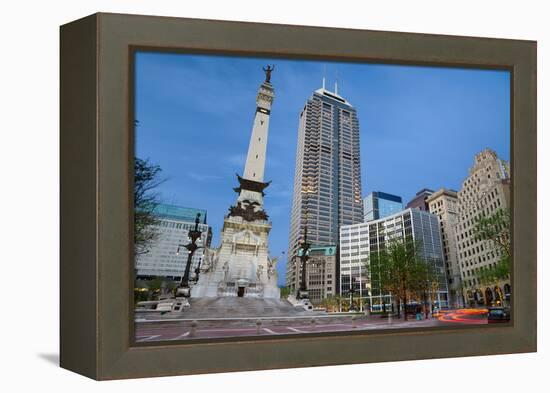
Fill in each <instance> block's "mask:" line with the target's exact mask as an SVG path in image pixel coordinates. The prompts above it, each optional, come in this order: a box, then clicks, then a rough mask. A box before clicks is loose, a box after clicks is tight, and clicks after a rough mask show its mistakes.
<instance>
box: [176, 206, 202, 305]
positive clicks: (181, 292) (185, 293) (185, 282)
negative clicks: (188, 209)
mask: <svg viewBox="0 0 550 393" xmlns="http://www.w3.org/2000/svg"><path fill="white" fill-rule="evenodd" d="M200 216H201V214H200V213H197V218H195V228H194V229H192V230H190V231H189V233H188V236H189V239H190V240H191V241H190V242H189V243H187V244H185V245H183V244H179V245H178V250H177V251H176V254H177V255H179V252H180V249H181V248H185V249H187V253H188V254H187V264H186V265H185V272H184V273H183V277H182V278H181V282H180V284H179V285H178V288H177V289H176V297H186V298H187V297H189V296H190V295H191V291H190V289H189V272H190V270H191V259H193V254H194V253H195V251H197V249H198V248H200V246H197V244H196V243H197V240H198V239H199V238H200V237H201V235H202V231H199V222H200ZM197 279H198V275H197Z"/></svg>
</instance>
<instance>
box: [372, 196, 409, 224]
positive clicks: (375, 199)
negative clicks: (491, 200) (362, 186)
mask: <svg viewBox="0 0 550 393" xmlns="http://www.w3.org/2000/svg"><path fill="white" fill-rule="evenodd" d="M363 209H364V210H365V219H364V221H365V222H367V221H372V220H378V219H379V218H384V217H387V216H391V215H392V214H394V213H397V212H400V211H401V210H403V200H402V199H401V197H400V196H397V195H392V194H388V193H385V192H381V191H374V192H371V193H370V194H369V195H367V196H366V197H365V199H363Z"/></svg>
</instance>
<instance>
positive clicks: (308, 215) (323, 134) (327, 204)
mask: <svg viewBox="0 0 550 393" xmlns="http://www.w3.org/2000/svg"><path fill="white" fill-rule="evenodd" d="M362 221H363V201H362V199H361V167H360V153H359V121H358V119H357V113H356V110H355V108H354V107H353V106H352V105H351V104H350V103H349V102H348V101H347V100H346V99H344V98H343V97H342V96H340V95H338V93H337V89H336V88H335V91H334V92H331V91H328V90H327V89H325V87H324V82H323V87H322V88H320V89H318V90H316V91H315V92H314V93H313V95H312V96H311V97H310V98H309V99H308V100H307V102H306V104H305V106H304V108H303V110H302V112H301V113H300V119H299V126H298V144H297V151H296V170H295V174H294V196H293V201H292V210H291V218H290V233H289V245H288V263H287V276H286V283H287V286H289V287H290V288H291V289H295V288H296V286H297V284H298V283H299V280H300V278H299V275H300V269H297V264H296V255H297V251H298V248H299V242H300V240H301V239H302V237H303V235H304V229H305V228H306V227H307V236H308V240H309V242H310V243H311V244H314V245H316V246H323V245H331V244H338V234H339V232H338V231H339V228H340V226H342V225H349V224H355V223H359V222H362Z"/></svg>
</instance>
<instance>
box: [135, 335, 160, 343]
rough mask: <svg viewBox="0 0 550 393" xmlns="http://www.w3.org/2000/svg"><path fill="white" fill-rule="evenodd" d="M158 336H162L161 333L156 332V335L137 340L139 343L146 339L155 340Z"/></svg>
mask: <svg viewBox="0 0 550 393" xmlns="http://www.w3.org/2000/svg"><path fill="white" fill-rule="evenodd" d="M157 337H160V334H155V335H154V336H147V337H145V338H142V339H140V340H137V342H138V343H141V342H144V341H149V340H154V339H155V338H157Z"/></svg>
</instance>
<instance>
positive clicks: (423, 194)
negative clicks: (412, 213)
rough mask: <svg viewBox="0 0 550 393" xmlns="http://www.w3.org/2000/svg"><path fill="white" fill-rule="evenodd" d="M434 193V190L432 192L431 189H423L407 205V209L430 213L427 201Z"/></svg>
mask: <svg viewBox="0 0 550 393" xmlns="http://www.w3.org/2000/svg"><path fill="white" fill-rule="evenodd" d="M433 193H434V192H433V190H430V189H429V188H423V189H422V190H420V191H418V192H417V193H416V195H415V197H414V198H413V199H411V200H410V201H409V203H407V206H405V208H406V209H409V208H413V209H420V210H422V211H425V212H428V211H430V207H429V206H428V202H427V200H428V198H429V197H430V195H432V194H433Z"/></svg>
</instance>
